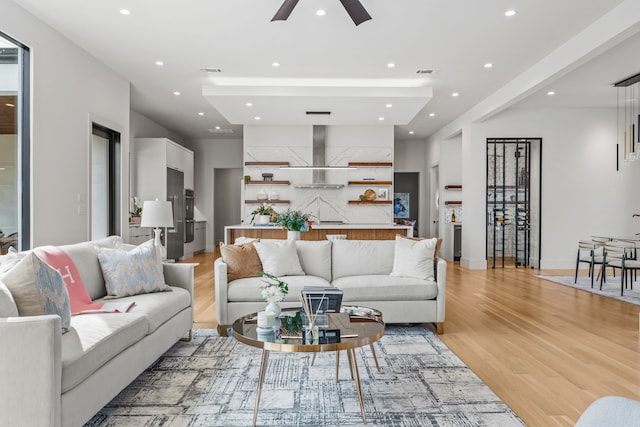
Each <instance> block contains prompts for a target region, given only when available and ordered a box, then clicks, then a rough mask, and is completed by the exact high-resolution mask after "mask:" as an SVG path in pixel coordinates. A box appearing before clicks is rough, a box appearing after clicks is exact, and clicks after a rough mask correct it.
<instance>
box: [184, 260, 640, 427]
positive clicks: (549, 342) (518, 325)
mask: <svg viewBox="0 0 640 427" xmlns="http://www.w3.org/2000/svg"><path fill="white" fill-rule="evenodd" d="M215 256H217V255H214V254H211V253H206V254H198V255H196V257H195V258H193V259H191V260H189V261H195V262H199V263H201V264H200V266H199V267H197V268H196V291H195V294H196V297H195V298H196V303H195V318H196V326H195V327H196V328H204V327H207V328H215V327H216V326H217V323H216V320H215V313H214V297H213V260H214V257H215ZM572 273H573V271H543V272H541V271H539V270H532V269H523V268H519V269H515V268H513V267H511V268H509V267H508V268H505V269H495V270H492V269H489V270H486V271H485V270H466V269H463V268H460V266H459V265H458V264H457V263H449V265H448V269H447V306H446V310H447V311H446V321H445V333H444V334H443V335H440V338H441V339H442V341H443V342H444V343H445V344H446V345H447V346H448V347H449V348H450V349H451V350H452V351H453V352H454V353H456V354H457V355H458V357H460V359H462V360H463V361H464V362H465V363H466V364H467V366H469V367H470V368H471V369H472V370H473V371H474V372H475V373H476V374H477V375H478V376H479V377H480V378H481V379H482V380H483V381H484V382H485V383H486V384H487V385H488V386H489V387H491V389H492V390H493V391H494V392H495V393H496V394H497V395H498V396H499V397H500V398H501V399H502V400H503V401H504V402H505V403H507V404H508V405H509V406H510V407H511V408H512V409H513V410H514V411H515V413H516V414H517V415H518V416H519V417H520V418H521V419H522V420H523V421H524V422H525V423H526V424H527V426H531V427H536V426H544V427H547V426H572V425H573V424H574V423H575V421H576V420H577V419H578V417H579V416H580V414H581V413H582V411H584V409H585V408H586V407H587V406H588V405H589V403H591V402H592V401H593V400H594V399H596V398H597V397H600V396H605V395H612V394H615V395H621V396H626V397H630V398H635V399H640V341H639V334H638V327H639V325H638V319H639V312H640V306H636V305H633V304H628V303H623V302H619V301H616V300H613V299H610V298H605V297H600V296H597V295H592V294H590V293H587V292H583V291H579V290H574V289H572V288H569V287H566V286H562V285H557V284H554V283H551V282H548V281H545V280H542V279H539V278H537V277H535V275H536V274H572ZM639 286H640V285H639Z"/></svg>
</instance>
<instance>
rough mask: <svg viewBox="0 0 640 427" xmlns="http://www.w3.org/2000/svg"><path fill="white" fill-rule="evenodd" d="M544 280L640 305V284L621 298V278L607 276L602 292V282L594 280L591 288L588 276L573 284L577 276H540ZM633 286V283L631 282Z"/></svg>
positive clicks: (625, 290) (626, 291) (581, 277)
mask: <svg viewBox="0 0 640 427" xmlns="http://www.w3.org/2000/svg"><path fill="white" fill-rule="evenodd" d="M536 277H539V278H541V279H544V280H548V281H550V282H553V283H559V284H561V285H565V286H570V287H572V288H576V289H581V290H583V291H587V292H591V293H594V294H597V295H602V296H605V297H609V298H614V299H617V300H620V301H625V302H629V303H631V304H636V305H640V282H636V283H634V284H633V285H634V289H631V286H629V288H625V289H624V295H622V296H620V288H621V285H620V276H616V277H613V276H609V275H607V281H606V283H604V284H603V285H602V290H600V282H598V281H597V280H594V283H593V288H591V278H590V277H588V276H578V283H573V281H574V280H575V276H544V275H538V276H536ZM629 285H631V282H629Z"/></svg>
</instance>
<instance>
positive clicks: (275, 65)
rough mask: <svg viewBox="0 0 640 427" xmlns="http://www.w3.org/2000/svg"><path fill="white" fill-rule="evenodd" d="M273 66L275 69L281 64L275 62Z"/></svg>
mask: <svg viewBox="0 0 640 427" xmlns="http://www.w3.org/2000/svg"><path fill="white" fill-rule="evenodd" d="M271 65H273V66H274V67H279V66H280V63H279V62H273V63H272V64H271Z"/></svg>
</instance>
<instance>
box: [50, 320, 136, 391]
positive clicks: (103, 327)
mask: <svg viewBox="0 0 640 427" xmlns="http://www.w3.org/2000/svg"><path fill="white" fill-rule="evenodd" d="M147 331H148V322H147V320H146V318H145V316H144V315H143V314H134V313H113V314H81V315H79V316H73V318H72V319H71V327H70V329H69V332H67V333H66V334H64V335H63V336H62V393H64V392H66V391H68V390H70V389H72V388H73V387H75V386H77V385H78V384H80V383H81V382H82V381H84V380H85V379H87V378H88V377H89V376H90V375H91V374H93V373H94V372H95V371H96V370H98V368H100V367H101V366H102V365H104V364H105V363H107V362H108V361H109V360H111V359H112V358H113V357H115V356H117V355H118V354H120V353H121V352H122V351H123V350H125V349H126V348H128V347H130V346H132V345H133V344H135V343H137V342H138V341H140V340H141V339H142V338H144V336H145V335H146V334H147Z"/></svg>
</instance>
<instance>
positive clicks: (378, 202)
mask: <svg viewBox="0 0 640 427" xmlns="http://www.w3.org/2000/svg"><path fill="white" fill-rule="evenodd" d="M392 203H393V201H392V200H367V201H362V200H349V204H350V205H390V204H392Z"/></svg>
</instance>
